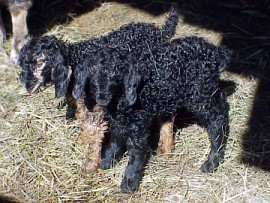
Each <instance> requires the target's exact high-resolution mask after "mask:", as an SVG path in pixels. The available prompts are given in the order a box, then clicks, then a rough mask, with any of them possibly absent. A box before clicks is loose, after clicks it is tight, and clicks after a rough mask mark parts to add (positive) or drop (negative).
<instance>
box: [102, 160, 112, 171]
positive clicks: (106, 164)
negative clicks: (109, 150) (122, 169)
mask: <svg viewBox="0 0 270 203" xmlns="http://www.w3.org/2000/svg"><path fill="white" fill-rule="evenodd" d="M112 165H113V164H112V161H111V160H107V159H101V161H100V163H99V168H101V169H103V170H105V169H109V168H111V167H112Z"/></svg>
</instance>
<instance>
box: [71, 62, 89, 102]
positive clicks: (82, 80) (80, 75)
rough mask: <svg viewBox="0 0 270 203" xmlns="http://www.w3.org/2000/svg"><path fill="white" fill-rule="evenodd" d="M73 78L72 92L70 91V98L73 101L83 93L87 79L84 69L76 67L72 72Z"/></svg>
mask: <svg viewBox="0 0 270 203" xmlns="http://www.w3.org/2000/svg"><path fill="white" fill-rule="evenodd" d="M83 64H84V63H83ZM74 78H75V81H74V85H73V90H72V97H73V98H74V99H78V98H80V97H81V96H82V94H83V92H84V89H85V85H86V82H87V78H88V77H87V73H86V71H85V69H81V68H80V67H78V68H77V69H76V70H75V71H74Z"/></svg>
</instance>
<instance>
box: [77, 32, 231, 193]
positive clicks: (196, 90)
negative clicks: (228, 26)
mask: <svg viewBox="0 0 270 203" xmlns="http://www.w3.org/2000/svg"><path fill="white" fill-rule="evenodd" d="M138 50H140V51H138V52H132V54H130V55H129V56H128V58H127V59H123V58H121V52H118V51H119V50H117V49H116V48H114V49H109V50H108V49H104V50H103V52H104V54H105V53H107V56H106V60H105V61H104V60H103V59H101V58H100V56H101V55H102V53H99V55H97V56H96V57H95V58H92V59H90V60H88V61H86V62H85V64H84V65H85V66H87V64H88V65H89V66H92V68H91V69H88V70H87V71H88V72H85V73H82V75H88V76H89V83H90V87H91V92H89V94H91V95H92V97H94V98H95V100H96V102H97V103H98V104H99V105H101V106H104V107H105V109H106V112H107V114H108V115H109V117H110V122H111V137H110V142H109V144H108V146H107V147H106V148H105V149H104V151H103V155H102V160H101V163H100V167H101V168H103V169H106V168H109V167H111V165H112V164H113V163H114V162H117V161H118V160H119V159H120V157H121V156H122V154H123V153H124V149H125V147H126V148H127V150H128V155H129V162H128V165H127V168H126V171H125V175H124V178H123V180H122V183H121V190H122V191H123V192H129V191H134V190H136V189H137V188H138V186H139V183H140V180H141V178H142V171H143V167H144V165H145V164H146V163H147V161H148V156H149V143H148V141H147V140H148V137H149V135H150V131H151V126H152V122H153V120H154V119H155V118H157V117H159V118H161V119H163V120H165V121H166V120H167V119H168V118H170V117H171V116H173V115H174V114H175V113H176V112H177V110H178V109H181V108H185V109H186V110H188V111H190V112H192V113H193V114H194V115H195V116H196V117H197V119H198V120H199V124H201V125H202V126H203V127H205V128H206V130H207V132H208V135H209V138H210V141H211V152H210V153H209V155H208V160H207V161H206V162H205V163H204V164H203V165H202V171H203V172H211V171H213V170H214V169H215V168H216V167H217V166H218V165H219V163H220V161H222V160H223V154H224V148H225V144H226V140H227V133H228V104H227V101H226V98H225V95H224V93H223V92H222V91H221V90H220V88H219V82H220V79H219V73H220V72H222V71H223V70H225V69H226V68H227V66H228V64H229V61H230V55H231V53H230V51H228V50H227V49H226V48H225V47H217V46H214V45H212V44H210V43H208V42H206V41H205V40H203V39H202V38H198V37H186V38H180V39H175V40H173V41H172V42H168V43H163V44H156V45H155V46H154V48H153V49H148V48H143V49H138ZM108 53H109V54H108Z"/></svg>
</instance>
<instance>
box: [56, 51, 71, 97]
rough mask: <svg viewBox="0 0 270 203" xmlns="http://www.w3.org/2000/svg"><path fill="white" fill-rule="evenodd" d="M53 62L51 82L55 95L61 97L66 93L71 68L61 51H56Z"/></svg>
mask: <svg viewBox="0 0 270 203" xmlns="http://www.w3.org/2000/svg"><path fill="white" fill-rule="evenodd" d="M54 62H55V66H54V70H53V82H54V86H55V97H62V96H65V94H66V93H67V89H68V85H69V81H70V78H71V74H72V70H71V67H70V66H69V65H68V63H67V61H66V59H65V56H64V54H63V53H61V52H57V54H56V56H55V61H54Z"/></svg>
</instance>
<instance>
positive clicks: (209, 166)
mask: <svg viewBox="0 0 270 203" xmlns="http://www.w3.org/2000/svg"><path fill="white" fill-rule="evenodd" d="M218 165H219V163H218V162H217V161H213V160H208V161H206V162H205V163H204V164H203V165H202V167H201V170H202V172H203V173H210V172H213V171H214V170H215V169H216V168H217V167H218Z"/></svg>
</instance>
